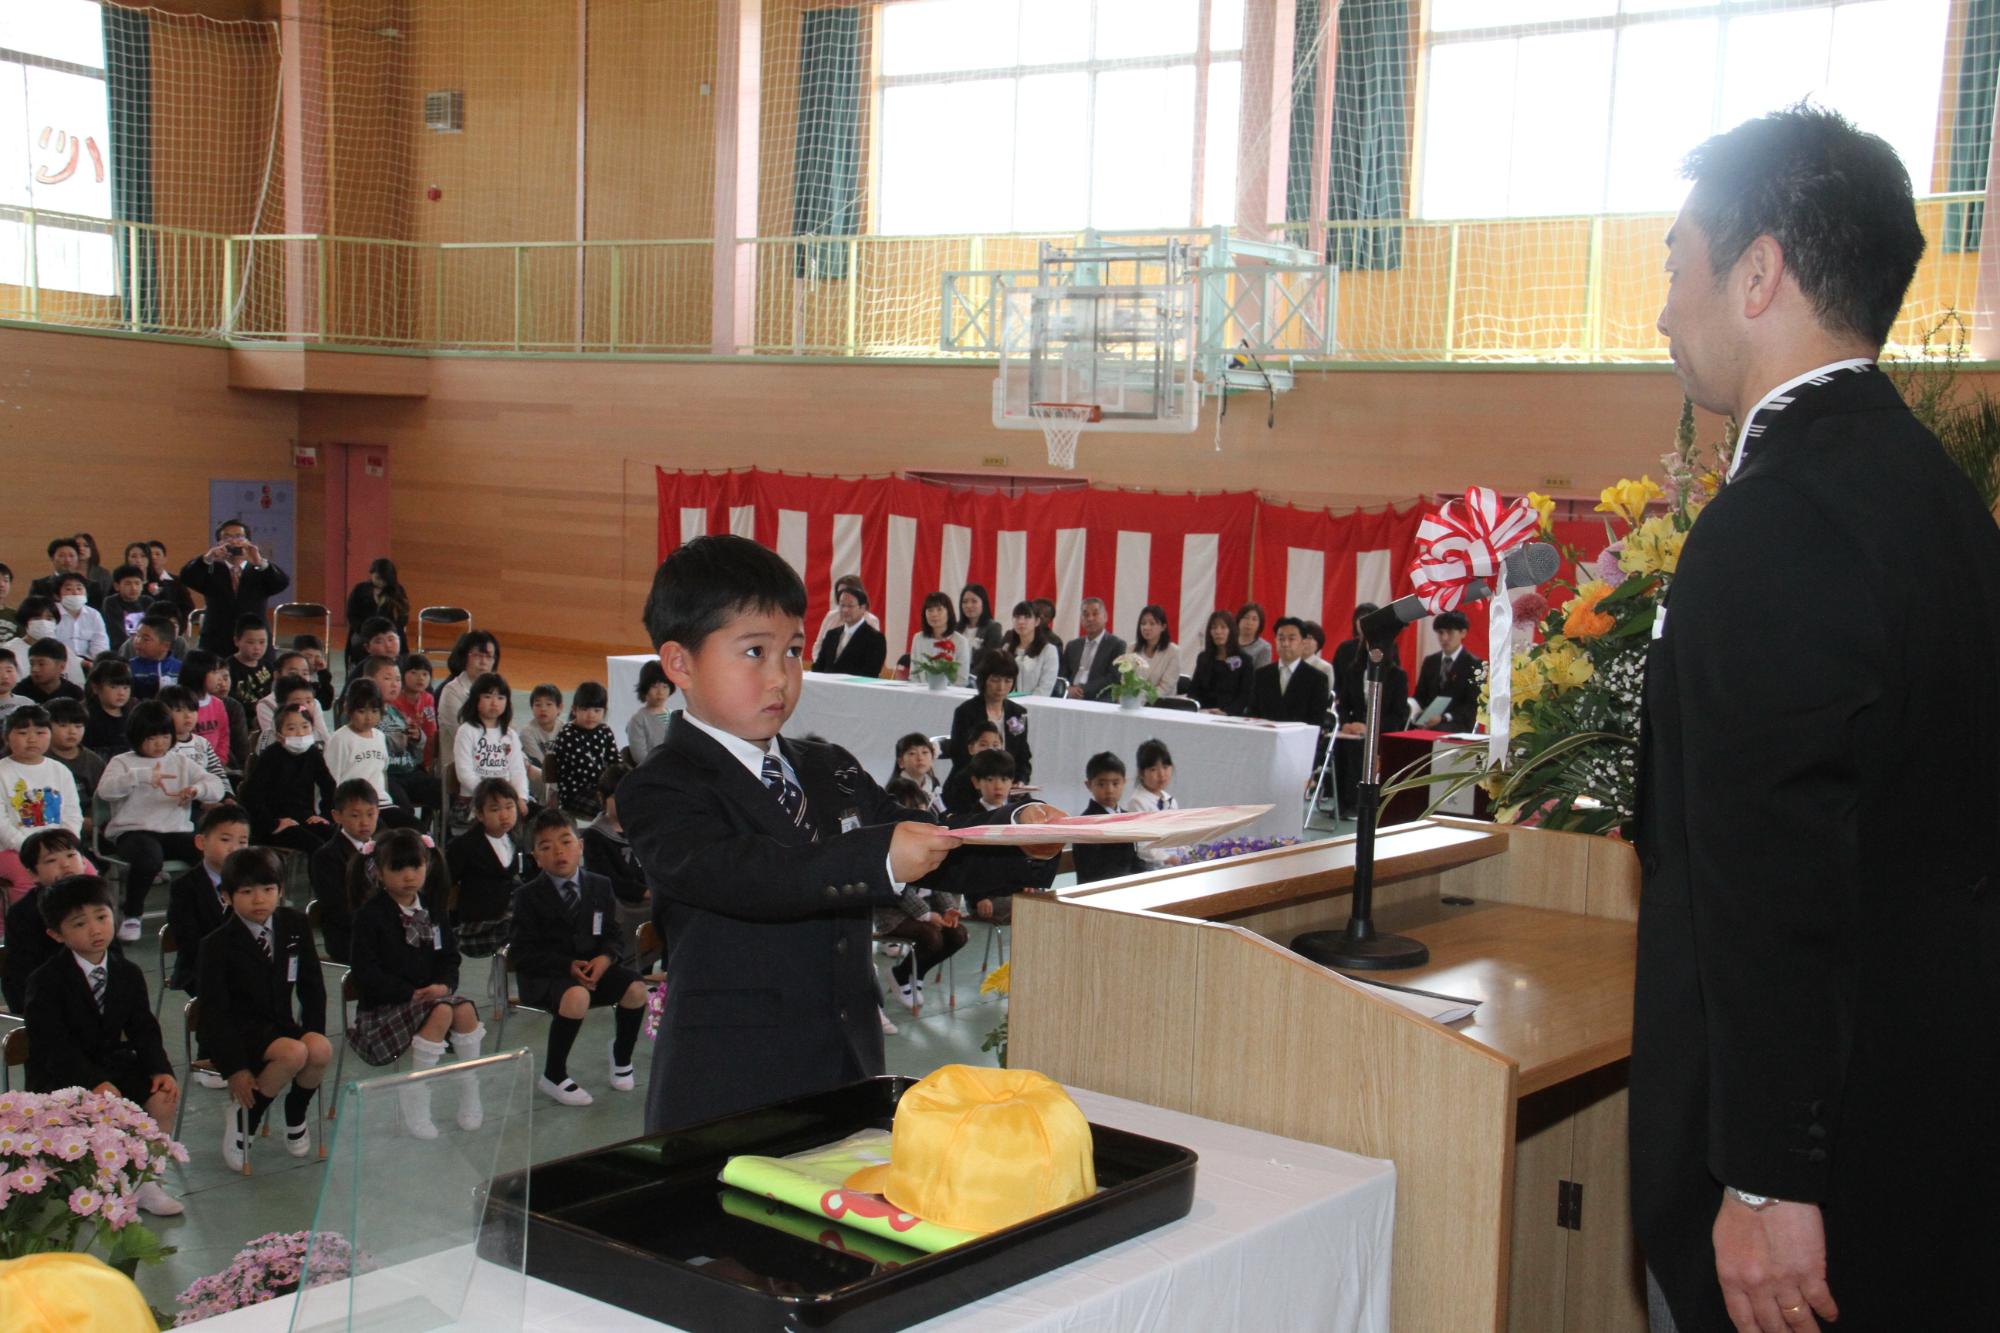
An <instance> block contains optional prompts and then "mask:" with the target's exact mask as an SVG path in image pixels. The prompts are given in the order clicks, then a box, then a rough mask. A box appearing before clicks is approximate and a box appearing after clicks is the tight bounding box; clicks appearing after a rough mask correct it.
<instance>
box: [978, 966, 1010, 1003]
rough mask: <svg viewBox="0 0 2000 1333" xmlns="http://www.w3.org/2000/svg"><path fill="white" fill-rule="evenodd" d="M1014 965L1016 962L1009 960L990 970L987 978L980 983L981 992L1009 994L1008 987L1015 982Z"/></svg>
mask: <svg viewBox="0 0 2000 1333" xmlns="http://www.w3.org/2000/svg"><path fill="white" fill-rule="evenodd" d="M1013 966H1014V964H1013V963H1012V962H1011V961H1009V962H1005V963H1002V964H1000V966H998V967H996V968H994V969H993V970H992V971H991V972H988V973H987V974H986V980H984V981H982V982H980V983H979V993H980V994H981V995H994V994H999V995H1006V994H1009V993H1010V992H1009V990H1008V987H1009V986H1011V985H1012V984H1013V982H1014V973H1013V970H1012V969H1013Z"/></svg>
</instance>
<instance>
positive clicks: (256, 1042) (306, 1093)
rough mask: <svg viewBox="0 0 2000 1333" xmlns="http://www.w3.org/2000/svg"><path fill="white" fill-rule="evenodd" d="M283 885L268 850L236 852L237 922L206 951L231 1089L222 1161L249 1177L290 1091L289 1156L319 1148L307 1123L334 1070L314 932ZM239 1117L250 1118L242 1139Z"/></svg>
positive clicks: (226, 885)
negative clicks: (254, 1147)
mask: <svg viewBox="0 0 2000 1333" xmlns="http://www.w3.org/2000/svg"><path fill="white" fill-rule="evenodd" d="M283 877H284V874H283V871H281V870H280V869H279V866H278V858H277V857H276V856H274V855H272V854H271V852H270V851H269V850H267V849H265V848H262V847H246V848H244V849H243V850H241V851H237V852H231V853H230V855H229V858H228V860H226V861H225V862H223V867H222V890H223V892H224V893H225V894H226V895H227V896H228V898H229V907H230V914H229V919H228V920H226V921H224V922H223V923H222V924H221V925H220V926H217V927H216V928H215V931H214V932H213V933H212V934H210V935H209V937H208V938H207V939H206V940H204V941H202V949H201V1025H200V1030H201V1049H202V1053H203V1054H204V1055H206V1056H207V1057H208V1058H209V1059H210V1060H211V1061H213V1062H214V1064H215V1069H216V1072H217V1073H219V1074H221V1075H222V1076H223V1077H224V1078H225V1079H227V1080H228V1081H229V1095H230V1101H231V1106H230V1108H229V1114H228V1116H227V1117H225V1118H224V1120H223V1126H222V1160H223V1161H224V1162H225V1163H226V1164H227V1165H228V1166H229V1169H230V1170H232V1171H240V1170H242V1169H243V1154H244V1152H245V1151H246V1149H247V1148H248V1147H249V1144H248V1140H247V1136H248V1135H250V1134H254V1133H256V1132H257V1125H258V1122H260V1121H261V1120H262V1119H263V1118H264V1112H265V1111H266V1110H267V1109H269V1107H270V1105H271V1103H272V1102H273V1101H274V1100H276V1099H277V1096H278V1093H279V1092H280V1091H283V1089H284V1087H285V1085H286V1084H288V1083H289V1084H290V1085H291V1091H290V1092H288V1093H286V1095H285V1151H286V1152H288V1153H290V1154H291V1155H292V1156H294V1157H303V1156H305V1155H306V1151H307V1149H308V1148H309V1147H310V1146H311V1143H312V1135H311V1132H310V1131H311V1126H310V1123H309V1122H308V1120H307V1119H306V1115H307V1112H308V1109H309V1108H310V1107H311V1105H312V1099H313V1093H314V1092H315V1091H316V1090H317V1089H318V1088H319V1085H320V1082H321V1080H323V1079H324V1078H325V1077H326V1067H327V1065H328V1064H330V1063H332V1061H333V1047H332V1046H331V1045H330V1044H329V1043H328V1042H327V1039H326V981H325V979H324V978H323V977H322V976H321V975H320V970H319V954H318V952H317V951H316V950H315V949H314V948H313V939H312V927H311V926H310V925H308V924H307V922H306V917H305V913H303V912H299V911H295V910H294V909H292V908H289V907H284V906H281V905H280V904H279V899H280V897H281V896H282V891H281V890H280V889H279V887H278V883H279V881H280V880H281V879H282V878H283ZM294 996H296V997H297V1008H296V1009H294V1007H293V998H294ZM239 1107H240V1108H243V1109H245V1110H247V1111H248V1112H249V1115H248V1117H247V1118H246V1119H244V1120H242V1122H241V1124H240V1129H241V1131H242V1132H241V1133H240V1134H239V1132H238V1131H239V1121H238V1116H237V1110H238V1108H239Z"/></svg>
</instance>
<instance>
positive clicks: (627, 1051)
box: [611, 1006, 646, 1069]
mask: <svg viewBox="0 0 2000 1333" xmlns="http://www.w3.org/2000/svg"><path fill="white" fill-rule="evenodd" d="M645 1018H646V1010H645V1008H644V1007H643V1006H642V1007H640V1008H638V1009H626V1008H624V1007H622V1006H621V1007H620V1008H619V1010H618V1027H617V1029H616V1030H615V1033H614V1035H613V1036H612V1038H611V1067H612V1068H613V1069H629V1068H631V1067H632V1048H633V1047H634V1046H637V1045H638V1044H639V1024H640V1023H642V1022H644V1021H645Z"/></svg>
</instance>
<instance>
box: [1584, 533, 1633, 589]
mask: <svg viewBox="0 0 2000 1333" xmlns="http://www.w3.org/2000/svg"><path fill="white" fill-rule="evenodd" d="M1624 554H1625V543H1624V542H1613V543H1611V545H1609V546H1607V547H1605V548H1604V549H1603V550H1601V551H1599V552H1598V553H1597V559H1596V561H1595V562H1593V564H1592V566H1591V568H1592V569H1593V570H1594V571H1595V572H1596V574H1597V578H1598V581H1599V582H1600V583H1605V584H1609V585H1610V586H1611V587H1613V588H1615V587H1617V586H1618V585H1619V584H1621V583H1623V582H1624V581H1625V567H1624V566H1623V565H1621V564H1619V563H1618V561H1619V558H1620V557H1621V556H1623V555H1624Z"/></svg>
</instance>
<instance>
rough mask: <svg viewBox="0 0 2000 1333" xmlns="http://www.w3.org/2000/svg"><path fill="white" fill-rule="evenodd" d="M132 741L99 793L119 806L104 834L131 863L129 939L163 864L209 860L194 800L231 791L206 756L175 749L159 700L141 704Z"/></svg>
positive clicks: (129, 729)
mask: <svg viewBox="0 0 2000 1333" xmlns="http://www.w3.org/2000/svg"><path fill="white" fill-rule="evenodd" d="M125 738H126V740H128V741H129V742H130V743H131V745H132V748H131V749H130V750H129V751H127V752H126V753H124V754H118V755H113V756H112V757H111V758H110V759H109V760H107V761H106V762H105V765H104V776H103V777H101V778H99V779H98V780H97V794H98V796H100V797H102V798H103V799H104V800H106V801H109V802H111V803H112V804H113V805H114V806H116V809H115V810H114V811H113V813H112V815H111V818H110V819H108V820H106V821H105V824H104V836H105V837H107V838H109V839H111V840H112V841H113V842H114V843H115V844H116V845H117V848H118V855H119V857H120V858H122V859H123V860H124V862H125V864H126V867H127V869H126V872H125V919H124V920H123V921H122V922H120V923H119V926H118V938H119V939H121V940H125V941H128V942H129V941H132V940H136V939H138V938H139V918H140V917H142V916H144V915H145V912H146V890H148V889H150V888H152V887H153V881H154V880H155V879H156V878H158V877H159V873H160V867H161V866H162V865H164V864H165V863H166V862H167V861H169V860H174V861H188V862H194V861H199V860H201V849H200V848H199V847H197V846H195V842H194V813H193V808H192V807H193V805H194V803H195V802H196V801H219V800H221V799H222V797H223V795H224V793H225V791H226V790H227V789H226V788H225V787H224V786H223V785H222V782H221V781H220V780H219V779H218V778H217V777H216V776H215V775H214V774H213V773H210V772H209V771H208V770H207V769H206V768H204V767H203V766H202V763H201V760H200V759H198V758H196V757H195V756H194V755H192V754H190V753H188V752H187V751H186V750H180V749H176V748H175V747H174V720H173V716H172V714H170V713H168V711H167V706H166V705H165V704H163V703H161V702H160V701H159V700H158V699H148V700H146V701H145V702H144V703H141V704H136V705H134V706H133V709H132V720H131V721H130V722H129V723H127V724H126V728H125Z"/></svg>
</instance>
